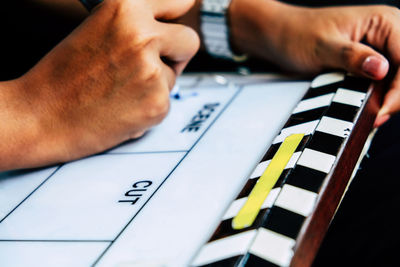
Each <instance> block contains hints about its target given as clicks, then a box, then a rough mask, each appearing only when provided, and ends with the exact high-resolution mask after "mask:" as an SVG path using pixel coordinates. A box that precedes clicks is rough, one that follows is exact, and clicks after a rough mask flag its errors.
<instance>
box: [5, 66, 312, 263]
mask: <svg viewBox="0 0 400 267" xmlns="http://www.w3.org/2000/svg"><path fill="white" fill-rule="evenodd" d="M220 76H221V77H222V78H224V79H225V80H223V79H222V78H221V77H220ZM178 84H180V85H181V96H182V97H181V99H172V100H171V101H172V103H171V110H170V113H169V115H168V116H167V118H166V119H165V120H164V121H163V122H162V123H161V124H160V125H158V126H156V127H154V128H153V129H151V130H150V131H149V132H148V133H147V134H146V135H145V136H144V137H142V138H140V139H138V140H134V141H131V142H128V143H126V144H123V145H121V146H118V147H116V148H114V149H111V150H109V151H107V152H106V153H103V154H101V155H97V156H93V157H89V158H86V159H82V160H79V161H75V162H71V163H67V164H64V165H60V166H56V167H50V168H44V169H41V170H34V171H14V172H7V173H1V174H0V266H27V263H29V264H28V265H29V266H92V265H96V266H125V265H127V266H187V265H188V263H189V262H190V260H191V259H192V257H193V256H194V255H195V253H196V252H197V250H198V249H199V248H200V247H201V245H202V244H203V243H204V242H206V241H207V239H208V238H209V236H210V235H211V234H212V232H213V231H214V230H215V227H216V226H217V224H218V223H219V221H220V219H221V218H222V216H223V215H224V213H225V211H226V209H227V208H228V206H229V204H230V203H231V201H232V200H233V199H234V198H235V197H236V195H237V193H238V192H239V191H240V189H241V187H242V186H243V183H245V181H246V180H247V178H248V177H249V175H250V174H251V173H252V171H253V170H254V168H255V167H256V165H257V163H258V160H259V159H260V157H262V155H263V154H264V152H265V151H266V150H267V148H268V147H269V145H270V144H271V142H272V141H273V139H274V138H275V136H276V135H277V134H278V133H279V131H280V129H281V128H282V126H283V125H284V123H285V122H286V120H287V119H288V117H289V116H290V113H291V112H292V110H293V109H294V107H295V106H296V104H297V103H298V101H299V100H300V99H301V98H302V96H303V95H304V93H305V92H306V90H307V89H308V87H309V83H308V82H295V81H293V82H290V81H278V80H276V76H273V75H264V76H263V75H255V76H251V75H250V76H247V77H243V76H239V75H236V76H235V75H227V76H223V75H219V76H218V77H217V79H216V76H213V75H202V74H197V75H186V76H183V77H182V78H180V79H179V81H178Z"/></svg>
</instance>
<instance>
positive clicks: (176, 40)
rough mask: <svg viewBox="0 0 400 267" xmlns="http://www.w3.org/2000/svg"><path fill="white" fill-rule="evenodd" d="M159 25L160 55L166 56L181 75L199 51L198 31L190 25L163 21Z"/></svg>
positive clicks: (167, 60) (168, 62)
mask: <svg viewBox="0 0 400 267" xmlns="http://www.w3.org/2000/svg"><path fill="white" fill-rule="evenodd" d="M159 25H160V27H159V30H160V31H161V37H160V41H159V45H160V47H159V49H160V50H159V51H160V56H161V57H164V58H165V59H166V60H165V63H166V64H168V65H169V66H170V67H171V68H173V69H174V71H175V73H176V74H177V75H179V74H180V73H181V72H182V71H183V69H184V68H185V66H186V65H187V63H188V62H189V61H190V59H191V58H192V57H193V56H194V55H195V54H196V52H197V51H198V49H199V47H200V39H199V37H198V35H197V33H196V32H195V31H194V30H193V29H191V28H189V27H186V26H183V25H180V24H170V23H168V24H167V23H162V22H159Z"/></svg>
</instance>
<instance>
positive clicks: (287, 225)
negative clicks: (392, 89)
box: [192, 73, 383, 267]
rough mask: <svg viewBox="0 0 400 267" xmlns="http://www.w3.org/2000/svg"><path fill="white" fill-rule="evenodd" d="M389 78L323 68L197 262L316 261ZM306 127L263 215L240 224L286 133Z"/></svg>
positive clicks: (306, 263)
mask: <svg viewBox="0 0 400 267" xmlns="http://www.w3.org/2000/svg"><path fill="white" fill-rule="evenodd" d="M382 95H383V86H382V85H381V84H380V85H377V84H373V83H371V81H369V80H366V79H362V78H359V77H355V76H352V75H345V74H343V73H328V74H323V75H320V76H318V77H316V79H314V80H313V82H312V83H311V86H310V89H309V90H308V91H307V93H306V94H305V96H304V97H303V98H302V100H301V101H300V102H299V104H298V105H297V107H296V109H295V110H294V111H293V112H292V114H291V116H290V118H289V120H288V121H287V123H286V124H285V126H284V127H283V129H282V130H281V132H280V134H279V135H278V136H277V137H276V139H275V140H274V141H273V144H272V145H271V147H270V148H269V149H268V151H267V152H266V153H265V155H264V157H263V158H262V159H261V161H260V163H259V164H258V166H257V167H256V169H255V170H254V172H253V173H252V174H251V175H250V177H249V179H248V181H247V183H246V184H245V186H244V187H243V189H242V191H241V192H240V193H239V195H238V196H237V197H236V199H235V200H234V201H233V202H232V204H231V206H230V208H229V209H228V211H227V212H226V215H225V216H224V218H223V219H222V220H221V222H220V224H219V226H218V228H217V229H216V230H215V232H214V233H213V235H212V236H211V238H210V239H209V241H208V242H207V243H206V244H204V246H203V247H202V248H201V249H200V251H199V252H198V254H197V255H196V256H195V257H194V259H193V262H192V265H193V266H222V267H224V266H310V265H311V264H312V262H313V260H314V257H315V255H316V253H317V251H318V248H319V246H320V244H321V242H322V239H323V237H324V235H325V233H326V231H327V229H328V227H329V223H330V221H331V220H332V218H333V216H334V214H335V211H336V209H337V207H338V205H339V204H340V200H341V198H342V196H343V194H344V192H345V189H346V186H347V184H348V182H349V179H350V177H351V174H352V172H353V170H354V168H355V166H356V163H357V161H358V159H359V155H360V153H361V151H362V149H363V147H364V144H365V142H366V140H367V137H368V135H369V133H370V131H371V129H372V124H373V121H374V120H375V117H376V114H377V112H378V109H379V107H380V104H381V100H382ZM298 133H302V134H304V137H303V138H302V140H301V142H300V144H299V145H298V147H297V149H296V151H295V153H294V154H293V156H292V157H291V159H290V161H289V162H288V164H287V165H286V168H285V169H284V171H283V172H282V174H281V175H280V177H279V179H278V181H277V182H276V184H275V185H274V186H273V189H272V190H271V191H270V193H269V195H268V197H267V199H266V201H265V202H264V204H263V206H262V208H261V210H260V211H259V213H258V215H257V217H256V219H255V221H254V222H253V224H252V225H250V226H249V227H245V228H243V229H239V230H235V229H233V226H232V219H233V215H232V210H233V211H234V212H233V214H235V213H237V211H238V207H240V206H243V203H245V201H246V199H248V196H249V195H250V194H251V192H252V189H253V188H254V186H255V185H256V183H257V181H258V179H259V178H260V176H261V174H262V172H263V171H264V170H265V169H266V167H267V166H268V163H270V161H271V159H273V157H274V155H275V153H276V152H277V150H278V148H279V147H280V145H281V143H282V141H283V140H284V138H285V137H287V136H289V135H291V134H298Z"/></svg>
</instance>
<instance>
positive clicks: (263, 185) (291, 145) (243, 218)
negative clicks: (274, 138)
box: [232, 134, 304, 230]
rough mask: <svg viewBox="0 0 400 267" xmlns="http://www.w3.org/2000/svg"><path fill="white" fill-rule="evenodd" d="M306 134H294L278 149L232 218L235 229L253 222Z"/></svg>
mask: <svg viewBox="0 0 400 267" xmlns="http://www.w3.org/2000/svg"><path fill="white" fill-rule="evenodd" d="M303 137H304V134H292V135H290V136H288V137H286V139H285V140H284V141H283V143H282V144H281V146H280V147H279V149H278V151H277V152H276V153H275V155H274V157H273V158H272V160H271V162H270V164H269V165H268V167H267V169H266V170H265V171H264V173H263V174H262V175H261V177H260V179H259V180H258V181H257V183H256V185H255V186H254V188H253V190H251V193H250V195H249V197H248V199H247V201H246V203H245V204H244V205H243V207H242V208H241V209H240V211H239V213H238V214H237V215H236V216H235V218H233V220H232V227H233V229H236V230H239V229H243V228H245V227H249V226H251V225H252V224H253V222H254V220H255V219H256V217H257V215H258V213H259V212H260V209H261V206H262V204H263V203H264V201H265V199H266V198H267V196H268V194H269V192H270V191H271V189H272V187H273V186H274V185H275V184H276V182H277V181H278V179H279V176H280V175H281V174H282V172H283V170H284V169H285V167H286V165H287V163H288V162H289V160H290V158H291V157H292V155H293V153H294V152H295V151H296V149H297V147H298V146H299V144H300V142H301V140H302V139H303Z"/></svg>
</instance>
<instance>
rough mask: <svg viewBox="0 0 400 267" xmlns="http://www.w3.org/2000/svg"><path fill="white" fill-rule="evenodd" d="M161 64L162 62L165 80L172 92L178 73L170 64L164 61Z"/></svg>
mask: <svg viewBox="0 0 400 267" xmlns="http://www.w3.org/2000/svg"><path fill="white" fill-rule="evenodd" d="M160 61H161V59H160ZM161 64H162V69H163V73H164V77H165V81H166V84H167V86H168V90H169V91H170V92H171V90H172V88H174V85H175V82H176V73H175V71H174V70H173V69H172V68H171V67H170V66H168V65H167V64H165V63H164V62H162V63H161Z"/></svg>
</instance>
